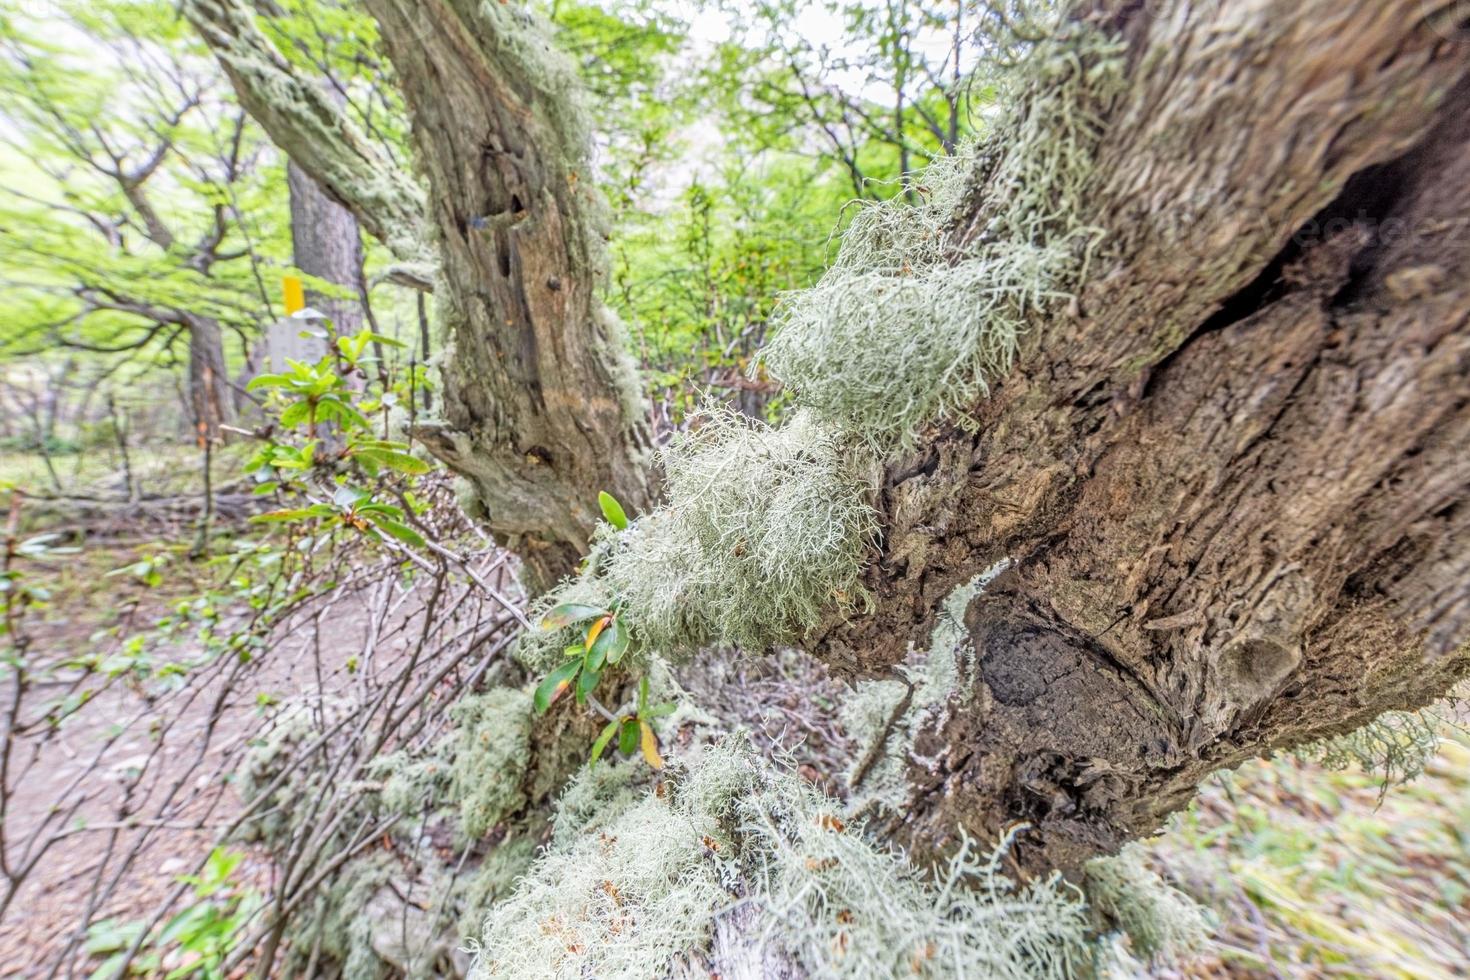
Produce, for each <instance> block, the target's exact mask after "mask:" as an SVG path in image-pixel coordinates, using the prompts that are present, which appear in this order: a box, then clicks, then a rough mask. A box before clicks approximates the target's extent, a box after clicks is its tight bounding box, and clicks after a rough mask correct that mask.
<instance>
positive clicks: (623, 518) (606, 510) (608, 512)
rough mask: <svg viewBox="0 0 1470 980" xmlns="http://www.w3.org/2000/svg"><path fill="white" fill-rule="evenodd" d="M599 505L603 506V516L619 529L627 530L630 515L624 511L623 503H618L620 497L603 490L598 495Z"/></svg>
mask: <svg viewBox="0 0 1470 980" xmlns="http://www.w3.org/2000/svg"><path fill="white" fill-rule="evenodd" d="M597 505H598V506H599V507H601V508H602V516H603V517H605V518H607V522H608V523H609V524H611V525H612V526H613V527H615V528H617V529H618V530H619V531H624V530H627V528H628V515H627V514H626V513H625V512H624V511H623V505H622V504H620V503H618V498H616V497H614V496H613V495H612V494H610V493H608V492H607V491H606V490H603V491H602V492H600V493H599V494H598V495H597Z"/></svg>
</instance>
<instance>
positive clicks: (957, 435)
mask: <svg viewBox="0 0 1470 980" xmlns="http://www.w3.org/2000/svg"><path fill="white" fill-rule="evenodd" d="M1447 6H1453V5H1445V4H1438V5H1436V4H1421V3H1417V2H1398V3H1377V2H1373V3H1368V2H1363V3H1355V4H1343V3H1341V2H1340V0H1294V2H1291V3H1286V2H1281V3H1254V4H1251V3H1221V4H1214V5H1203V6H1201V5H1198V4H1190V3H1188V2H1186V0H1178V2H1173V3H1163V4H1151V5H1142V6H1140V5H1138V4H1136V3H1128V2H1123V0H1118V2H1102V3H1096V4H1093V5H1091V6H1090V8H1089V10H1088V12H1087V15H1088V16H1091V17H1093V18H1095V19H1096V20H1099V21H1101V22H1105V23H1108V24H1110V25H1112V26H1113V27H1114V28H1116V29H1117V30H1118V31H1119V32H1120V33H1121V34H1122V36H1123V37H1124V38H1125V39H1126V41H1127V44H1128V65H1129V84H1128V86H1127V88H1126V94H1125V95H1124V96H1122V98H1121V100H1120V101H1119V102H1118V104H1116V105H1115V106H1114V108H1113V110H1112V112H1111V114H1110V118H1109V120H1108V129H1107V134H1106V136H1105V137H1104V140H1103V144H1102V147H1101V150H1100V158H1099V178H1098V179H1097V181H1096V182H1095V185H1094V187H1093V189H1092V191H1091V193H1090V195H1089V202H1090V214H1089V217H1090V218H1091V219H1092V220H1093V221H1095V223H1097V224H1098V225H1099V226H1101V227H1103V228H1105V229H1107V231H1108V233H1109V237H1108V239H1107V241H1108V243H1109V244H1108V246H1107V249H1106V253H1105V255H1104V258H1103V259H1102V261H1100V262H1099V263H1097V264H1096V265H1095V266H1094V269H1093V272H1092V274H1091V275H1090V277H1089V281H1088V282H1087V283H1086V284H1085V286H1084V288H1083V290H1082V291H1081V293H1080V295H1079V297H1078V301H1077V302H1076V303H1075V304H1073V306H1072V308H1071V310H1070V311H1068V313H1067V314H1066V315H1064V316H1061V317H1059V318H1058V319H1057V320H1056V322H1054V323H1052V324H1050V325H1049V326H1048V327H1047V328H1046V329H1045V330H1044V332H1043V333H1042V335H1041V336H1040V337H1039V338H1038V339H1036V340H1035V341H1034V342H1033V343H1031V344H1030V345H1029V347H1028V348H1027V349H1026V350H1025V351H1024V352H1023V355H1022V357H1021V358H1020V359H1019V360H1018V363H1017V364H1016V365H1015V368H1014V370H1012V371H1011V372H1010V373H1009V374H1008V375H1007V376H1006V377H1005V378H1004V379H1003V380H1002V382H1001V383H1000V384H998V385H995V386H994V387H993V390H992V392H991V397H990V398H989V399H988V400H987V401H985V402H983V403H981V404H979V405H977V406H976V407H975V410H974V414H975V418H976V420H977V421H978V427H968V426H967V427H966V429H967V431H961V430H960V429H958V428H945V429H943V430H942V431H936V432H934V433H933V434H932V438H931V439H929V440H928V441H927V443H926V444H925V445H924V446H923V447H922V449H920V450H919V451H918V452H916V453H914V454H913V455H912V456H911V457H910V458H908V459H905V460H903V461H902V462H901V463H899V464H898V465H895V466H892V467H890V468H889V470H888V472H887V474H886V477H885V480H884V483H883V487H882V490H881V493H880V497H879V503H880V508H881V511H882V516H883V520H884V526H885V535H884V539H883V547H882V553H881V556H880V558H879V559H878V560H877V561H876V562H875V563H874V564H873V566H872V567H871V569H870V571H869V574H868V585H869V587H870V588H871V589H872V590H873V591H874V592H875V593H876V595H877V597H878V602H877V605H876V608H875V611H874V612H873V614H872V615H870V616H866V617H861V618H857V619H852V620H848V621H844V622H834V623H833V624H832V625H831V626H830V628H828V629H827V630H826V631H825V632H824V633H823V634H822V635H821V636H820V637H819V638H818V641H817V644H816V646H817V649H818V650H819V652H820V654H821V655H822V656H823V657H824V658H825V659H827V660H828V661H830V662H831V663H833V664H834V665H836V666H838V667H839V668H841V669H844V670H846V671H849V672H851V673H855V674H869V675H874V674H881V673H882V672H884V671H885V670H887V669H888V668H890V667H891V666H892V665H894V664H896V663H898V662H899V661H900V660H901V659H902V658H903V657H904V654H905V651H906V649H907V645H908V644H909V643H910V642H914V643H916V644H917V645H918V646H919V647H922V646H923V645H924V644H923V637H924V636H925V635H926V634H927V632H928V631H929V630H930V629H931V628H932V626H933V623H934V618H935V613H934V610H935V608H936V606H937V605H938V603H939V601H940V600H941V599H942V597H943V596H944V595H945V594H947V593H948V592H949V591H950V590H951V589H953V588H954V587H955V586H956V585H958V584H960V583H962V582H964V581H967V580H969V579H971V578H973V577H974V576H975V575H976V574H977V573H978V572H979V571H980V570H982V569H984V568H986V567H987V566H989V565H991V564H992V563H994V562H996V561H998V560H1000V559H1002V558H1009V559H1011V561H1012V566H1011V568H1010V570H1009V571H1008V572H1006V573H1005V574H1004V575H1003V576H1002V577H1001V578H1000V579H999V580H997V581H996V582H994V583H993V584H992V585H991V586H990V587H989V588H988V589H987V590H986V591H985V592H984V593H983V594H982V595H981V596H979V597H978V598H976V599H975V600H974V601H973V602H972V603H971V604H970V606H969V609H968V612H967V614H966V618H965V625H966V627H967V629H968V632H969V636H970V639H971V641H972V644H973V648H974V653H975V657H976V660H975V669H974V671H973V673H972V675H971V677H970V679H969V681H968V682H966V683H965V684H962V685H961V687H960V689H958V690H957V691H955V692H954V693H953V694H952V695H951V697H950V700H949V702H948V704H947V705H946V706H945V707H944V710H941V711H936V712H933V713H932V714H931V715H930V716H929V719H928V723H927V724H926V725H922V726H920V728H921V732H920V735H919V737H918V739H917V740H916V742H915V744H914V745H913V746H912V747H911V751H908V752H907V757H906V759H905V760H904V761H905V765H906V771H907V774H908V782H909V790H910V794H909V799H908V800H907V804H906V805H905V806H902V807H896V808H894V809H893V810H892V811H891V813H890V814H889V822H888V825H887V830H888V831H889V832H890V833H892V834H893V835H894V836H895V837H896V838H897V839H898V840H900V841H901V842H903V843H905V844H906V845H908V846H909V847H911V848H912V849H913V850H914V852H915V853H917V854H919V855H927V856H931V857H932V856H936V855H939V854H943V853H945V852H946V851H948V850H949V849H950V848H951V847H952V846H953V845H954V844H955V843H956V840H957V832H958V831H960V830H964V831H966V832H968V833H969V834H971V835H973V836H979V837H981V838H983V839H993V838H994V837H995V836H996V835H997V834H998V832H999V831H1000V830H1001V829H1002V828H1004V827H1007V826H1009V825H1011V824H1013V823H1015V822H1017V821H1025V822H1027V823H1029V824H1031V825H1032V827H1033V828H1034V830H1033V831H1032V832H1031V833H1029V834H1028V835H1026V836H1024V837H1023V838H1022V839H1021V843H1020V845H1019V847H1018V850H1017V852H1016V853H1017V856H1018V859H1019V860H1020V862H1021V864H1022V866H1024V867H1027V868H1030V869H1034V870H1040V869H1046V868H1063V869H1069V870H1071V869H1076V868H1077V867H1079V865H1080V864H1081V863H1082V862H1084V861H1085V860H1087V859H1088V858H1091V857H1093V856H1096V855H1097V854H1100V853H1108V852H1112V851H1115V850H1116V849H1117V848H1118V847H1120V846H1121V845H1122V844H1123V843H1125V842H1126V841H1128V840H1131V839H1134V838H1137V837H1140V836H1143V835H1147V834H1151V833H1153V832H1155V831H1157V830H1158V829H1159V828H1160V826H1161V824H1162V822H1163V819H1164V818H1165V817H1166V816H1167V815H1168V814H1169V813H1171V812H1172V811H1174V810H1176V809H1178V808H1179V807H1181V806H1183V805H1185V804H1186V803H1188V801H1189V800H1190V799H1191V798H1192V797H1193V795H1194V793H1195V787H1196V785H1197V783H1198V782H1199V781H1200V779H1202V778H1203V777H1204V776H1205V775H1207V774H1208V773H1210V772H1211V771H1213V770H1215V769H1218V768H1220V767H1232V766H1235V765H1238V764H1239V763H1240V762H1242V761H1244V760H1246V759H1248V758H1250V757H1252V756H1256V755H1260V754H1264V753H1268V752H1270V751H1272V750H1276V749H1280V748H1283V747H1290V746H1294V745H1297V744H1300V743H1303V742H1306V741H1308V740H1312V739H1317V738H1322V737H1325V736H1331V735H1334V734H1339V733H1342V732H1345V731H1348V730H1351V729H1352V728H1354V727H1357V726H1360V725H1362V724H1364V723H1366V722H1367V721H1369V720H1371V719H1372V718H1373V717H1375V716H1376V715H1378V714H1379V713H1381V712H1383V711H1385V710H1389V709H1394V708H1410V707H1417V706H1420V705H1423V704H1425V703H1426V702H1428V701H1430V700H1432V699H1434V698H1435V697H1437V696H1439V695H1441V694H1443V693H1444V692H1445V690H1446V689H1447V688H1448V687H1449V686H1450V685H1451V684H1452V683H1453V682H1454V680H1455V679H1456V678H1458V677H1460V676H1463V675H1464V674H1465V673H1466V671H1467V670H1470V650H1467V649H1466V647H1465V643H1466V640H1467V633H1470V584H1467V583H1470V505H1467V499H1470V456H1467V454H1466V452H1465V449H1464V447H1465V446H1466V445H1467V444H1470V398H1467V391H1470V386H1467V379H1470V235H1467V229H1470V197H1467V195H1466V194H1465V191H1464V189H1465V187H1466V186H1467V184H1470V82H1467V77H1470V45H1466V44H1463V43H1458V44H1457V43H1453V41H1452V40H1451V39H1450V38H1449V37H1448V36H1447V34H1446V32H1445V31H1444V30H1443V29H1442V28H1443V23H1442V22H1441V21H1437V20H1435V19H1434V17H1435V16H1436V14H1439V13H1442V12H1443V11H1440V10H1439V8H1440V7H1447ZM1186 12H1187V13H1186ZM986 221H987V215H986V214H984V213H983V212H976V211H971V212H969V213H966V214H964V215H963V216H962V219H961V220H959V221H957V222H956V224H955V226H954V228H953V229H952V234H953V236H955V237H956V238H957V239H959V240H964V239H965V238H966V237H967V236H971V235H974V234H977V233H978V231H979V229H982V228H983V227H984V226H985V223H986Z"/></svg>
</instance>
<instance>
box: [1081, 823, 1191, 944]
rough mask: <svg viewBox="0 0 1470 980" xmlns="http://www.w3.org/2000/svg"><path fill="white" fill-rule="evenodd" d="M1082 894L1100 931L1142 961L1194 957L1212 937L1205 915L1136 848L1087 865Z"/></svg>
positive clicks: (1132, 846) (1129, 847)
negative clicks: (1118, 938) (1116, 933)
mask: <svg viewBox="0 0 1470 980" xmlns="http://www.w3.org/2000/svg"><path fill="white" fill-rule="evenodd" d="M1083 890H1084V891H1085V893H1086V895H1087V902H1088V904H1089V905H1090V906H1091V907H1092V909H1093V910H1094V911H1095V912H1096V913H1097V914H1098V917H1099V920H1100V922H1099V925H1100V926H1101V927H1102V928H1104V929H1110V928H1112V929H1119V930H1121V931H1122V932H1123V933H1124V935H1126V936H1127V937H1128V940H1129V942H1130V943H1131V945H1132V949H1133V951H1134V952H1135V953H1137V954H1138V955H1139V956H1141V957H1142V958H1144V959H1150V960H1151V959H1154V958H1156V957H1169V958H1176V957H1181V956H1186V955H1188V954H1190V953H1193V952H1197V951H1198V950H1200V949H1201V948H1203V947H1204V944H1205V942H1206V941H1207V940H1208V939H1209V937H1210V934H1211V932H1212V931H1213V930H1212V928H1211V925H1210V921H1209V919H1208V917H1207V916H1206V914H1205V911H1204V909H1202V908H1200V906H1199V905H1198V904H1196V903H1195V901H1194V900H1193V899H1191V898H1190V897H1189V896H1188V895H1186V894H1184V893H1183V892H1182V891H1180V890H1179V889H1177V888H1175V887H1173V886H1172V885H1170V884H1169V883H1168V882H1166V881H1164V879H1163V878H1161V877H1159V875H1158V874H1156V873H1155V872H1154V871H1153V870H1152V869H1151V868H1149V867H1148V865H1147V863H1146V855H1145V852H1144V850H1143V848H1141V847H1139V846H1138V845H1137V844H1129V845H1128V846H1127V847H1125V848H1123V850H1122V851H1121V852H1119V853H1118V854H1117V855H1116V856H1114V857H1105V858H1094V859H1093V860H1091V861H1089V862H1088V863H1087V867H1086V869H1085V878H1084V886H1083Z"/></svg>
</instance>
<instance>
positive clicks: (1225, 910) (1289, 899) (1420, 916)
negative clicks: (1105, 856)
mask: <svg viewBox="0 0 1470 980" xmlns="http://www.w3.org/2000/svg"><path fill="white" fill-rule="evenodd" d="M1380 785H1381V783H1380V780H1379V778H1378V777H1377V776H1375V775H1373V774H1369V773H1364V772H1362V771H1360V770H1347V771H1343V772H1332V771H1328V770H1324V769H1322V768H1320V767H1318V766H1315V765H1312V764H1310V763H1303V762H1298V761H1295V760H1292V759H1281V760H1277V761H1275V762H1272V763H1264V762H1254V763H1250V764H1248V765H1246V766H1243V767H1242V768H1241V769H1240V770H1238V771H1237V772H1235V773H1233V774H1230V775H1226V776H1221V777H1216V778H1214V779H1212V780H1210V781H1209V783H1207V785H1206V786H1205V787H1204V789H1203V792H1202V793H1201V796H1200V798H1199V800H1198V801H1197V802H1196V803H1195V805H1194V806H1192V807H1191V808H1190V809H1189V810H1188V811H1187V812H1186V813H1184V814H1182V815H1181V816H1180V817H1179V818H1177V819H1176V822H1175V824H1174V825H1172V826H1171V828H1170V832H1168V833H1166V834H1164V835H1163V836H1162V837H1160V838H1158V839H1156V840H1155V841H1153V842H1151V844H1150V850H1151V853H1152V857H1153V859H1154V862H1155V864H1156V865H1157V866H1159V867H1161V868H1162V870H1164V871H1166V872H1167V873H1168V874H1169V875H1170V876H1171V877H1173V878H1174V879H1175V880H1176V881H1177V882H1178V883H1179V884H1180V886H1181V887H1182V888H1183V889H1184V890H1185V891H1187V892H1189V893H1190V894H1191V895H1193V896H1194V897H1195V898H1196V899H1197V900H1199V901H1200V902H1202V903H1203V904H1204V905H1206V906H1208V907H1210V908H1213V909H1215V910H1216V912H1217V914H1218V915H1219V916H1220V919H1221V928H1220V931H1219V933H1218V935H1217V938H1216V943H1215V947H1214V953H1215V955H1216V956H1217V957H1218V959H1219V960H1220V965H1221V966H1222V967H1224V968H1225V969H1226V970H1228V971H1229V973H1230V974H1231V975H1248V976H1289V977H1395V978H1405V980H1410V978H1413V980H1419V978H1436V977H1446V978H1447V977H1455V976H1464V975H1465V974H1464V971H1465V968H1466V964H1467V963H1470V732H1467V730H1466V729H1464V728H1460V727H1457V726H1456V725H1455V724H1446V726H1445V729H1444V742H1443V743H1442V745H1441V748H1440V751H1439V753H1438V755H1437V756H1436V757H1435V758H1434V760H1433V761H1432V762H1431V763H1430V764H1429V766H1428V767H1427V769H1426V770H1425V772H1424V774H1423V775H1421V776H1420V777H1419V778H1418V779H1416V780H1414V781H1413V782H1410V783H1408V784H1407V785H1404V786H1399V787H1396V788H1394V789H1392V790H1390V791H1389V792H1388V794H1387V796H1385V797H1384V798H1383V799H1382V802H1381V803H1380V802H1379V789H1380Z"/></svg>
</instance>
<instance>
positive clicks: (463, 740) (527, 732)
mask: <svg viewBox="0 0 1470 980" xmlns="http://www.w3.org/2000/svg"><path fill="white" fill-rule="evenodd" d="M450 714H451V717H452V718H453V720H454V723H455V727H454V730H453V733H452V735H451V736H450V737H451V739H452V744H453V749H452V751H453V758H454V761H453V763H452V765H451V768H450V780H449V798H450V799H451V800H452V801H454V802H455V803H457V804H458V805H459V817H460V833H462V834H463V835H464V836H465V837H467V838H471V839H474V838H477V837H482V836H484V835H485V833H486V832H488V831H489V830H490V829H491V828H493V827H494V826H495V825H496V824H498V823H500V821H501V820H502V819H503V818H504V817H505V816H506V815H507V814H508V813H510V812H511V811H512V810H514V809H515V808H517V807H518V806H520V805H521V804H522V803H524V802H525V795H524V790H523V788H522V786H523V782H524V777H525V774H526V768H527V767H528V766H529V765H530V759H531V695H530V693H529V692H527V691H524V690H521V689H519V688H513V687H495V688H491V689H490V690H488V691H486V692H485V693H484V694H476V695H472V696H470V697H467V698H465V699H464V700H462V701H460V703H459V704H457V705H455V706H454V707H453V708H452V709H451V710H450Z"/></svg>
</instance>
